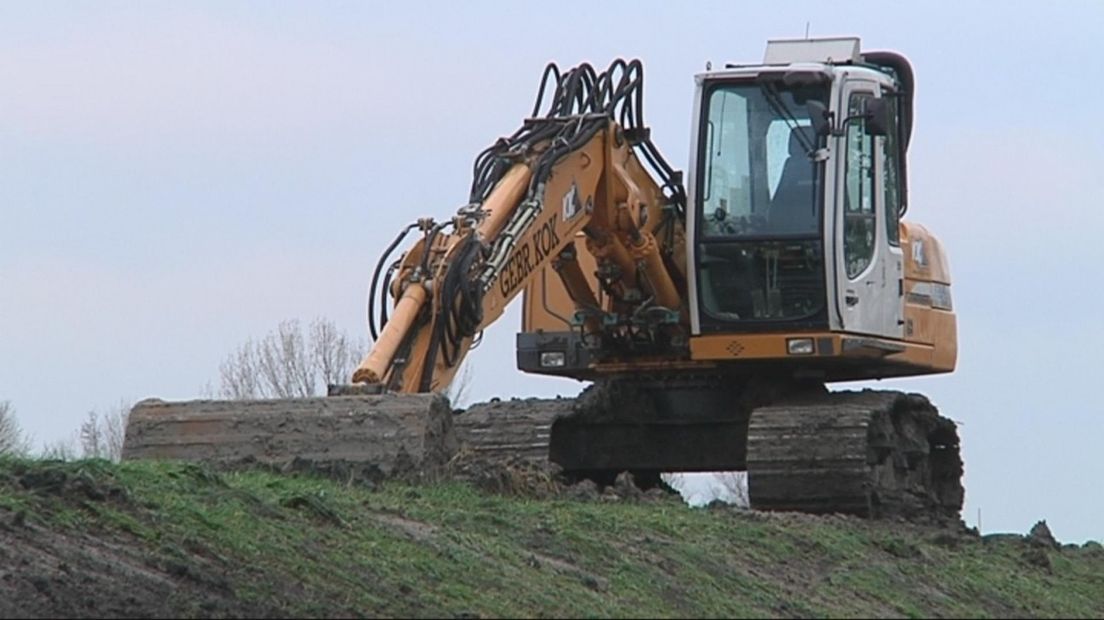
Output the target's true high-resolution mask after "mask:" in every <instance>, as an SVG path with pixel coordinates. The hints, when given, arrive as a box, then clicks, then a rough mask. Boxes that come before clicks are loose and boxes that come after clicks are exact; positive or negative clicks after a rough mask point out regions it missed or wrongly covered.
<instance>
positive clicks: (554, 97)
mask: <svg viewBox="0 0 1104 620" xmlns="http://www.w3.org/2000/svg"><path fill="white" fill-rule="evenodd" d="M694 81H695V89H694V98H693V129H692V137H691V144H690V162H689V166H688V168H687V170H688V173H687V174H686V176H685V178H684V176H683V174H682V172H680V171H678V170H676V169H675V168H673V167H672V166H671V165H670V164H669V163H668V161H667V160H666V159H665V157H664V156H663V155H662V154H661V153H660V151H659V150H658V149H657V148H656V146H655V144H654V143H653V141H652V138H651V130H650V128H649V127H647V126H646V125H645V123H644V118H643V99H644V97H643V92H644V91H643V67H642V64H641V62H640V61H639V60H631V61H626V60H617V61H615V62H613V63H612V64H610V65H609V67H608V68H607V69H606V70H604V71H599V70H596V69H595V68H594V67H592V66H591V65H589V64H581V65H579V66H576V67H574V68H571V69H568V70H561V69H560V68H559V67H558V66H557V65H555V64H550V65H548V66H547V68H546V69H545V71H544V73H543V75H542V77H541V80H540V87H539V89H538V95H537V98H536V103H535V105H534V107H533V110H532V114H531V115H530V116H529V117H528V118H525V119H524V121H523V122H522V125H521V127H520V128H519V129H517V131H515V132H514V133H513V134H511V135H509V136H508V137H503V138H501V139H499V140H497V141H495V142H494V144H492V145H491V146H490V147H488V148H487V149H486V150H484V151H483V152H482V153H480V154H479V155H478V156H477V157H476V159H475V163H474V170H473V182H472V185H471V191H470V195H469V196H468V199H467V202H466V204H464V206H462V207H461V208H459V209H458V210H457V211H456V213H455V215H453V216H451V217H449V218H448V219H443V220H440V221H438V220H437V219H434V218H422V219H418V220H416V221H414V222H412V223H410V224H409V225H408V226H406V227H405V228H404V229H403V230H402V231H401V232H400V234H399V235H398V237H396V238H395V240H394V242H392V243H391V244H390V246H389V247H387V248H386V251H385V252H383V255H382V256H381V258H380V260H379V262H378V264H377V265H376V267H375V270H374V272H373V274H372V278H371V282H370V285H369V296H368V309H367V311H368V322H369V331H370V333H371V336H372V338H373V342H374V345H373V347H372V349H371V351H370V352H369V353H368V354H367V356H366V357H365V358H364V359H363V361H362V362H361V363H360V365H359V367H358V368H357V369H356V371H355V373H354V374H353V376H352V377H351V383H350V385H349V386H337V387H338V389H337V390H333V389H331V395H335V396H336V395H341V394H348V393H383V394H393V395H394V394H398V395H399V396H395V397H394V398H396V399H398V400H395V401H393V402H394V403H397V404H392V405H391V406H393V407H398V408H402V403H403V402H404V401H403V400H402V399H407V398H408V399H417V398H418V396H416V394H423V393H435V392H441V391H443V390H446V389H447V388H448V386H449V385H450V383H451V381H452V380H453V378H454V376H455V375H456V373H457V370H458V369H459V368H460V366H461V364H462V363H463V362H464V360H465V357H466V355H467V354H468V353H469V352H470V351H471V349H472V348H473V347H474V346H476V345H477V344H478V343H479V340H480V338H481V336H482V333H483V331H484V330H485V329H487V328H488V327H491V326H492V325H493V324H494V323H495V322H496V321H498V320H499V318H500V317H502V315H503V312H504V311H505V309H506V307H507V305H508V304H510V302H511V301H512V300H514V299H515V298H517V297H518V296H521V297H522V326H521V330H520V332H519V333H518V334H517V367H518V368H519V369H520V370H521V371H523V372H527V373H535V374H541V375H551V376H558V377H571V378H575V379H578V380H581V381H585V382H589V383H590V385H589V387H588V388H587V389H586V390H585V391H584V392H583V393H582V394H580V395H579V397H578V398H575V399H560V400H559V401H557V404H556V407H558V410H557V413H556V415H555V416H553V417H554V421H553V422H552V424H551V427H550V429H549V432H548V435H547V448H546V449H547V458H548V459H549V460H550V461H552V462H553V463H555V464H556V465H557V466H558V467H559V468H560V469H561V470H562V472H563V474H564V475H565V476H569V477H575V478H590V479H593V480H595V481H598V482H600V483H605V484H608V483H610V482H611V481H612V480H613V479H614V477H615V476H617V475H618V474H619V473H620V472H625V471H628V472H632V473H633V474H634V476H635V477H636V479H637V480H638V481H645V480H658V477H659V475H660V474H661V473H663V472H709V471H746V472H747V475H748V492H749V497H750V502H751V505H752V507H753V508H758V509H768V510H798V511H805V512H816V513H825V512H844V513H852V514H860V515H866V516H872V517H877V516H886V515H901V514H906V515H917V514H919V515H929V516H931V515H934V516H942V517H957V515H958V514H959V511H960V510H961V507H962V501H963V495H964V493H963V489H962V486H961V482H960V478H961V475H962V472H963V466H962V461H961V458H960V456H959V440H958V435H957V431H956V428H955V424H954V423H953V422H952V421H951V420H949V419H947V418H944V417H942V416H941V415H939V413H938V412H937V410H936V408H935V407H934V406H933V405H932V404H931V403H930V402H929V401H928V399H926V398H925V397H923V396H922V395H919V394H910V393H904V392H897V391H887V390H863V391H834V390H830V389H828V386H829V385H830V384H834V383H838V382H847V381H857V380H872V379H882V378H892V377H909V376H917V375H927V374H938V373H949V372H952V371H953V370H954V368H955V362H956V356H957V349H956V322H955V314H954V311H953V307H952V302H951V291H950V274H949V267H948V261H947V257H946V254H945V252H944V250H943V248H942V246H941V244H940V242H939V241H938V239H937V238H936V237H935V236H934V235H933V234H932V233H931V232H929V231H928V230H927V229H926V228H925V227H924V226H922V225H920V224H918V223H915V222H912V221H905V220H904V219H903V216H904V215H905V213H906V210H907V207H908V183H907V181H908V175H907V167H906V163H907V153H908V146H909V141H910V138H911V133H912V126H913V93H914V91H915V79H914V75H913V71H912V67H911V65H910V63H909V61H908V60H907V59H906V58H905V57H904V56H902V55H901V54H899V53H896V52H888V51H864V50H862V49H861V44H860V40H859V39H858V38H848V37H845V38H823V39H796V40H788V39H785V40H771V41H769V42H768V44H767V47H766V53H765V56H764V58H763V60H762V62H758V63H749V64H727V65H725V66H724V67H723V68H718V69H713V68H711V67H707V70H706V71H705V72H703V73H700V74H698V75H696V76H695V80H694ZM408 237H412V241H410V242H409V243H408V245H407V246H406V249H405V250H404V251H403V252H402V253H401V254H400V255H399V256H398V257H397V258H394V259H393V257H394V255H395V251H396V249H397V248H398V247H399V246H400V245H402V244H403V243H404V242H405V241H406V239H407V238H408ZM410 402H412V403H413V402H415V401H414V400H411V401H410ZM417 402H419V403H420V402H421V401H417ZM412 406H414V405H412ZM419 406H420V405H419ZM500 406H501V407H503V408H505V407H506V406H507V403H502V404H501V405H500ZM460 415H461V416H463V415H464V414H460ZM496 415H497V414H495V411H494V408H493V406H492V411H491V415H490V416H489V419H490V423H489V425H490V427H491V428H492V429H493V428H494V427H495V425H501V426H502V428H506V427H508V426H509V425H510V424H511V423H513V422H512V421H511V420H510V416H509V415H508V412H506V411H505V409H503V413H502V414H501V415H498V416H497V418H496ZM521 423H525V421H524V420H522V421H521ZM492 434H493V433H492ZM542 448H543V446H542Z"/></svg>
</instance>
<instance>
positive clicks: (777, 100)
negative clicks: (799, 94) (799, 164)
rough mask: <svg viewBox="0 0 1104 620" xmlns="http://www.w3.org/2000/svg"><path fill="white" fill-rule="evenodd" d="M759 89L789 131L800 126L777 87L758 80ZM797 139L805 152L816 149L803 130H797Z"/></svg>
mask: <svg viewBox="0 0 1104 620" xmlns="http://www.w3.org/2000/svg"><path fill="white" fill-rule="evenodd" d="M759 90H761V91H762V92H763V97H764V98H766V100H767V103H768V104H770V107H771V109H773V110H774V113H775V114H777V115H778V116H779V117H780V118H782V120H784V121H786V125H787V126H789V128H790V132H793V131H794V130H795V129H797V128H798V127H800V126H801V124H800V123H798V122H797V117H795V116H794V115H793V112H790V109H789V108H787V107H786V104H785V103H783V102H782V96H781V95H779V94H778V89H776V88H775V87H774V85H772V84H770V83H769V82H760V83H759ZM797 139H798V141H799V142H801V146H802V147H804V148H805V152H806V153H811V152H813V151H814V150H816V144H814V143H813V142H810V141H809V137H808V136H806V135H805V132H804V131H798V132H797Z"/></svg>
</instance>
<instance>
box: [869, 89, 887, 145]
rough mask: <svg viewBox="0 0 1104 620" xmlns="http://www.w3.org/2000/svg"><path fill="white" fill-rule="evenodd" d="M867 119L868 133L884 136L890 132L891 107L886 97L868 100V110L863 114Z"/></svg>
mask: <svg viewBox="0 0 1104 620" xmlns="http://www.w3.org/2000/svg"><path fill="white" fill-rule="evenodd" d="M863 119H864V120H865V121H866V133H867V134H869V135H871V136H884V135H886V134H888V133H889V121H890V118H889V107H888V106H887V105H886V100H885V99H874V98H870V99H867V100H866V112H865V113H864V114H863Z"/></svg>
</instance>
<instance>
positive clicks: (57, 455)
mask: <svg viewBox="0 0 1104 620" xmlns="http://www.w3.org/2000/svg"><path fill="white" fill-rule="evenodd" d="M77 453H78V450H77V442H76V439H75V438H70V439H59V440H57V441H54V442H52V443H48V444H46V445H45V446H44V447H43V448H42V458H44V459H50V460H59V461H72V460H74V459H76V458H77Z"/></svg>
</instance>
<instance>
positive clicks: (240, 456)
mask: <svg viewBox="0 0 1104 620" xmlns="http://www.w3.org/2000/svg"><path fill="white" fill-rule="evenodd" d="M452 418H453V416H452V410H451V409H450V408H449V405H448V401H447V400H446V399H444V398H443V397H440V396H435V395H426V394H418V395H392V394H387V395H371V396H331V397H324V398H301V399H279V400H247V401H216V400H198V401H186V402H171V403H170V402H165V401H160V400H155V399H151V400H145V401H142V402H140V403H138V404H137V405H136V406H135V407H134V409H133V410H132V411H131V414H130V420H129V422H128V424H127V431H126V440H125V443H124V445H123V459H124V460H132V459H180V460H187V461H202V462H205V463H209V464H212V465H218V466H229V467H234V466H242V465H251V464H259V465H263V466H268V467H274V468H278V469H281V470H284V471H315V472H318V473H322V474H326V475H330V476H333V477H338V478H340V477H349V478H359V479H367V480H381V479H383V478H390V477H412V476H418V475H431V474H432V473H433V472H435V471H438V470H440V469H441V468H442V467H443V466H444V465H445V464H446V463H447V462H448V461H449V459H451V458H452V457H453V456H454V455H455V454H456V450H457V447H458V446H457V442H456V435H455V433H454V431H453V428H452V422H453V420H452Z"/></svg>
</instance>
